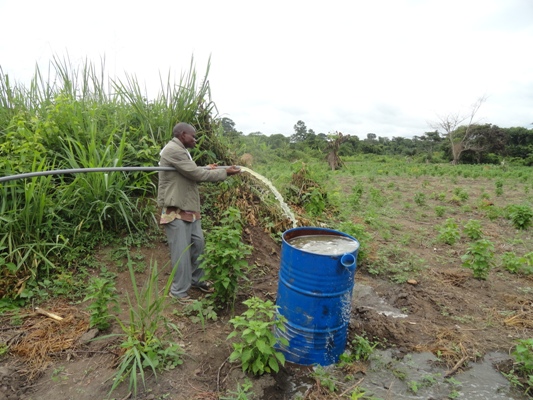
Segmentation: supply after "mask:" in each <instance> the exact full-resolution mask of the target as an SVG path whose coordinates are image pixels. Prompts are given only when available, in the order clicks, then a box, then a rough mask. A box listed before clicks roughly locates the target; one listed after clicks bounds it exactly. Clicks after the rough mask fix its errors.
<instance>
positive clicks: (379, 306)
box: [352, 283, 407, 318]
mask: <svg viewBox="0 0 533 400" xmlns="http://www.w3.org/2000/svg"><path fill="white" fill-rule="evenodd" d="M355 307H357V308H359V309H367V310H374V311H376V312H377V313H378V314H382V315H385V316H387V317H391V318H406V317H407V315H406V314H404V313H402V312H401V311H400V310H398V309H397V308H395V307H392V306H391V305H390V304H388V303H387V302H386V301H385V300H384V299H382V298H381V297H379V296H378V295H377V293H376V292H375V291H374V289H373V288H371V287H370V286H366V285H361V284H359V283H356V284H355V286H354V290H353V294H352V309H353V308H355Z"/></svg>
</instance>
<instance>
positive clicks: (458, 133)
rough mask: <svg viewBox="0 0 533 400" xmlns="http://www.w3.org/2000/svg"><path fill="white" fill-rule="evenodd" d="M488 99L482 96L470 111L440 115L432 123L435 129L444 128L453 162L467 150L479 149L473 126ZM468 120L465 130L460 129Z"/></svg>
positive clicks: (455, 162)
mask: <svg viewBox="0 0 533 400" xmlns="http://www.w3.org/2000/svg"><path fill="white" fill-rule="evenodd" d="M486 100H487V97H486V96H481V97H480V98H479V99H477V100H476V101H475V102H474V104H472V106H471V107H470V112H469V113H467V114H462V113H461V112H456V113H450V114H446V115H438V116H437V121H436V122H433V123H431V124H430V126H431V127H432V128H434V129H436V130H437V131H438V130H443V131H444V134H443V135H444V136H445V137H446V138H447V139H448V140H449V141H450V146H451V150H452V156H453V160H452V164H453V165H456V164H457V163H458V162H459V159H460V158H461V154H462V153H463V152H464V151H465V150H479V149H478V148H477V147H478V145H477V144H476V141H475V140H473V139H474V135H473V130H472V126H473V125H474V118H475V116H476V114H477V112H478V111H479V109H480V107H481V106H482V104H483V103H484V102H485V101H486ZM465 121H467V125H465V129H464V130H460V129H458V128H459V127H460V126H461V124H462V123H463V122H465Z"/></svg>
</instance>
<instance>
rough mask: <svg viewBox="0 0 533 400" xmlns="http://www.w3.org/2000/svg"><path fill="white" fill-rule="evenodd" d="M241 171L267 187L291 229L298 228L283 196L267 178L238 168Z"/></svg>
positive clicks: (243, 168) (248, 169)
mask: <svg viewBox="0 0 533 400" xmlns="http://www.w3.org/2000/svg"><path fill="white" fill-rule="evenodd" d="M240 168H241V170H242V171H244V172H248V173H249V174H250V175H252V176H254V177H255V178H257V179H259V180H260V181H261V182H263V183H264V184H265V185H267V186H268V188H269V189H270V191H271V192H272V193H273V194H274V196H275V197H276V200H277V201H278V202H279V205H280V206H281V209H282V210H283V213H284V214H285V215H286V216H287V217H288V218H289V219H290V220H291V221H292V227H293V228H296V227H297V226H298V221H297V220H296V217H295V216H294V213H293V212H292V211H291V209H290V208H289V206H288V205H287V203H285V200H284V199H283V196H282V195H281V194H280V192H278V190H277V189H276V187H275V186H274V185H273V184H272V182H270V181H269V180H268V179H267V178H265V177H264V176H263V175H261V174H258V173H257V172H255V171H252V170H251V169H250V168H246V167H240Z"/></svg>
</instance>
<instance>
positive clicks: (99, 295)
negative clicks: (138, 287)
mask: <svg viewBox="0 0 533 400" xmlns="http://www.w3.org/2000/svg"><path fill="white" fill-rule="evenodd" d="M114 279H115V275H114V274H112V273H109V272H106V271H103V274H102V277H93V278H91V280H90V282H89V286H88V287H87V295H86V296H85V299H83V301H88V300H93V302H92V303H91V304H90V305H89V306H88V307H87V309H88V310H89V312H90V313H91V316H90V320H89V324H90V326H91V328H94V327H96V328H98V329H100V330H105V329H107V328H109V326H110V325H111V324H110V319H111V318H112V316H111V314H110V312H109V306H112V310H113V311H114V312H117V311H118V295H117V292H116V288H115V282H114Z"/></svg>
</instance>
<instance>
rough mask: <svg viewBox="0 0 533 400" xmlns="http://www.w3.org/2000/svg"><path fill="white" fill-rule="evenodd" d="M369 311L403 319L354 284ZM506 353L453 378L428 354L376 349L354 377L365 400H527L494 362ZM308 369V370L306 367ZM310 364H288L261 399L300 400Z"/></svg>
mask: <svg viewBox="0 0 533 400" xmlns="http://www.w3.org/2000/svg"><path fill="white" fill-rule="evenodd" d="M353 307H357V308H359V309H365V308H366V309H370V310H374V311H375V312H377V313H379V314H382V315H385V316H387V317H389V318H405V317H407V315H405V314H403V313H402V312H401V311H400V310H398V309H397V308H394V307H392V306H391V305H389V304H387V303H386V302H385V300H384V299H382V298H381V297H379V296H378V295H377V294H376V293H375V291H374V290H373V289H372V288H371V287H369V286H365V285H361V284H356V286H355V290H354V292H353V295H352V308H353ZM508 359H509V355H508V354H506V353H499V352H493V353H488V354H486V355H485V357H483V359H482V360H480V361H478V362H476V363H474V362H470V363H469V364H468V367H467V368H466V369H464V370H463V371H459V372H457V373H456V374H454V375H453V376H451V377H450V378H445V375H446V373H447V372H448V368H446V367H443V366H440V364H439V363H438V359H437V357H436V356H435V355H433V354H432V353H429V352H425V353H408V354H406V355H402V356H398V352H396V351H395V350H394V349H388V350H378V351H375V352H374V353H373V354H372V356H371V358H370V360H369V366H368V368H367V370H366V373H365V374H362V373H358V374H357V376H356V377H355V379H357V380H359V379H362V382H361V384H360V385H359V387H360V388H362V389H364V390H365V392H366V396H365V397H364V398H372V399H376V400H379V399H395V400H396V399H399V400H401V399H413V400H428V399H432V400H446V399H462V400H528V399H530V398H529V397H528V396H526V395H524V394H523V393H521V392H520V391H518V390H516V389H515V388H513V387H511V384H510V383H509V381H508V380H507V379H506V378H505V377H504V376H503V375H502V374H500V373H499V372H498V371H497V370H496V369H495V368H494V366H493V365H494V364H495V363H498V362H500V361H504V360H508ZM305 368H307V370H306V369H305ZM311 370H312V369H311V368H310V367H299V366H295V365H293V364H291V365H287V371H288V372H285V373H280V374H277V375H278V376H277V377H276V378H275V379H276V384H275V385H274V386H272V387H270V388H268V389H270V390H265V396H264V397H262V398H263V399H271V400H272V399H294V400H296V399H302V398H303V397H302V396H304V394H305V393H306V392H307V391H308V389H309V388H310V387H311V385H312V384H313V383H314V380H313V379H310V378H309V373H310V372H311ZM326 371H327V372H328V373H329V374H331V375H332V377H335V379H336V380H337V381H338V382H344V381H345V380H346V376H345V375H346V374H345V373H344V372H343V371H342V370H340V369H339V368H335V366H333V365H332V366H329V367H326Z"/></svg>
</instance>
